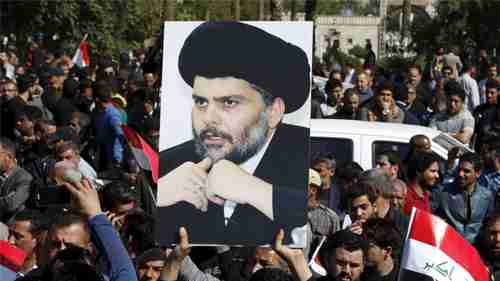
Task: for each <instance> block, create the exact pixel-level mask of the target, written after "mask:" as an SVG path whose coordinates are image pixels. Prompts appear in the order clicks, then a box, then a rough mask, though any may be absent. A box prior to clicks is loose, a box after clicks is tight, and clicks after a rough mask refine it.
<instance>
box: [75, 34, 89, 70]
mask: <svg viewBox="0 0 500 281" xmlns="http://www.w3.org/2000/svg"><path fill="white" fill-rule="evenodd" d="M86 39H87V34H85V36H84V37H83V39H82V41H80V45H79V46H78V49H76V52H75V55H74V56H73V63H74V64H76V65H78V66H79V67H86V66H89V65H90V56H89V45H88V44H87V42H86V41H85V40H86Z"/></svg>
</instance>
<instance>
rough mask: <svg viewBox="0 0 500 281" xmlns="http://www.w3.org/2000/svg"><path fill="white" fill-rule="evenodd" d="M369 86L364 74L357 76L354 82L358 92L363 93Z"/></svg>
mask: <svg viewBox="0 0 500 281" xmlns="http://www.w3.org/2000/svg"><path fill="white" fill-rule="evenodd" d="M369 85H370V81H369V80H368V77H367V76H366V74H364V73H362V74H360V75H359V76H358V80H357V81H356V86H357V88H358V90H359V91H361V92H363V91H366V90H367V89H368V87H369Z"/></svg>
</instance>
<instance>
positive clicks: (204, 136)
mask: <svg viewBox="0 0 500 281" xmlns="http://www.w3.org/2000/svg"><path fill="white" fill-rule="evenodd" d="M193 100H194V105H193V111H192V120H193V135H194V140H195V144H196V146H197V152H198V154H200V155H201V156H203V157H206V156H209V157H210V158H212V160H214V161H218V160H221V159H228V160H230V161H233V162H235V163H242V162H244V161H246V160H247V159H249V158H250V157H252V156H253V155H255V154H256V153H257V152H258V151H259V150H260V148H262V146H263V145H264V144H265V143H266V140H267V139H268V137H269V134H270V129H269V128H270V124H269V119H268V114H267V111H266V106H265V104H264V101H263V99H262V97H261V95H260V93H258V92H257V91H256V90H254V89H253V88H252V87H251V86H250V84H249V83H247V82H246V81H244V80H241V79H236V78H233V77H225V78H214V79H207V78H204V77H200V76H197V77H196V78H195V80H194V86H193Z"/></svg>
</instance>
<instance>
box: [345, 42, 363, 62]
mask: <svg viewBox="0 0 500 281" xmlns="http://www.w3.org/2000/svg"><path fill="white" fill-rule="evenodd" d="M348 53H349V55H351V56H355V57H357V58H359V59H361V60H364V59H365V58H366V56H367V55H368V51H367V50H366V48H363V47H361V46H360V45H354V46H353V47H352V48H351V49H350V50H349V51H348Z"/></svg>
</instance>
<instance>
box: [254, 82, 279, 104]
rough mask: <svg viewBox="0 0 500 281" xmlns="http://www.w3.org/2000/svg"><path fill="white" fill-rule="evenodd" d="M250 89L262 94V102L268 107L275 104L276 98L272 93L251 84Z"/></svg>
mask: <svg viewBox="0 0 500 281" xmlns="http://www.w3.org/2000/svg"><path fill="white" fill-rule="evenodd" d="M250 87H251V88H252V89H254V90H255V91H257V92H258V93H259V94H260V96H261V98H262V101H263V102H264V104H265V105H266V107H268V106H270V105H272V104H273V102H274V96H273V94H272V93H270V92H268V91H267V90H264V89H263V88H261V87H259V86H257V85H255V84H250Z"/></svg>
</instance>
